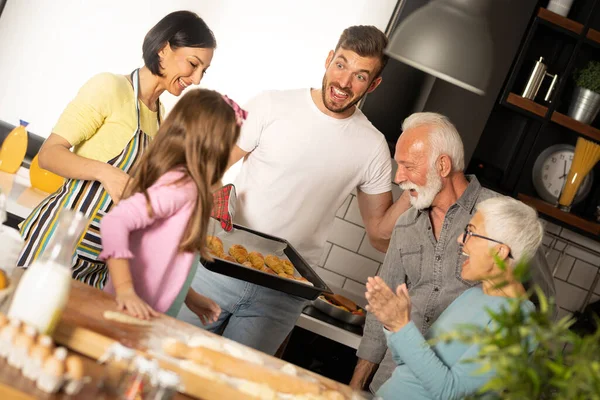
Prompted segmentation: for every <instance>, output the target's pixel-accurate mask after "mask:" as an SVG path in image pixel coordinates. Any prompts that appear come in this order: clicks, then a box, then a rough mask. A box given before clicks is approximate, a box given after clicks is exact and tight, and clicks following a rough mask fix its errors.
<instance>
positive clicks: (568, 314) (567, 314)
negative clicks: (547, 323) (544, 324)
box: [556, 307, 573, 320]
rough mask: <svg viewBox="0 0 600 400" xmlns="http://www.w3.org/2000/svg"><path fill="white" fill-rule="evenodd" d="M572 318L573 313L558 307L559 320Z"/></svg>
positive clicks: (557, 315)
mask: <svg viewBox="0 0 600 400" xmlns="http://www.w3.org/2000/svg"><path fill="white" fill-rule="evenodd" d="M572 316H573V313H572V312H570V311H569V310H565V309H564V308H560V307H558V310H557V313H556V319H557V320H560V319H563V318H564V317H572Z"/></svg>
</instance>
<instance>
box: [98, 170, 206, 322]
mask: <svg viewBox="0 0 600 400" xmlns="http://www.w3.org/2000/svg"><path fill="white" fill-rule="evenodd" d="M182 176H183V174H182V173H181V172H179V171H177V172H175V171H172V172H168V173H166V174H165V175H163V176H162V177H160V178H159V179H158V181H157V182H156V183H155V184H154V185H152V186H151V187H150V188H149V189H148V195H149V197H150V204H151V205H152V209H153V210H154V217H152V218H151V217H150V216H149V215H148V208H147V204H146V198H145V197H144V195H143V194H142V193H136V194H135V195H133V196H131V197H129V198H128V199H125V200H122V201H121V202H119V204H118V205H117V206H116V207H114V208H113V209H112V210H111V211H110V212H109V213H108V214H106V215H105V216H104V218H102V222H101V225H100V233H101V236H102V247H103V249H102V253H101V254H100V259H101V260H106V259H107V258H127V259H129V268H130V270H131V276H132V278H133V286H134V288H135V291H136V293H137V295H138V296H139V297H140V298H142V299H143V300H144V301H145V302H147V303H148V304H149V305H150V306H151V307H152V308H154V309H155V310H157V311H160V312H166V311H167V310H168V309H169V307H171V305H172V304H173V302H174V301H175V298H176V297H177V295H178V294H179V292H180V291H181V289H182V287H183V284H184V283H185V280H186V278H187V276H188V274H189V272H190V268H191V266H192V261H193V259H194V253H188V252H180V251H179V244H180V243H181V239H182V237H183V233H184V231H185V228H186V226H187V224H188V222H189V220H190V218H191V215H192V212H193V210H194V207H195V203H196V198H197V195H198V192H197V189H196V186H195V184H193V183H192V182H191V181H187V182H185V183H179V184H173V182H175V181H176V180H177V179H179V178H181V177H182ZM104 290H105V291H106V292H109V293H112V294H115V289H114V287H113V284H112V280H111V279H110V276H109V278H108V281H107V283H106V286H105V287H104Z"/></svg>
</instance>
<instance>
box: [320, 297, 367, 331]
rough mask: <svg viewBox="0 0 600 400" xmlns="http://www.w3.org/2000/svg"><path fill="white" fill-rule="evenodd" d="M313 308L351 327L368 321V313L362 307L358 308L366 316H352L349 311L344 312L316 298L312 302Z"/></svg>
mask: <svg viewBox="0 0 600 400" xmlns="http://www.w3.org/2000/svg"><path fill="white" fill-rule="evenodd" d="M312 305H313V307H315V308H316V309H317V310H320V311H323V312H324V313H325V314H327V315H329V316H330V317H333V318H335V319H337V320H340V321H342V322H345V323H347V324H350V325H363V324H364V323H365V319H366V317H367V316H366V313H367V312H366V311H365V309H364V308H362V307H361V306H359V305H357V307H358V308H360V309H362V310H363V311H364V312H365V315H356V314H352V313H350V312H348V311H344V310H342V309H341V308H337V307H336V306H334V305H332V304H330V303H329V302H328V301H327V300H322V299H320V298H316V299H315V300H314V301H313V302H312Z"/></svg>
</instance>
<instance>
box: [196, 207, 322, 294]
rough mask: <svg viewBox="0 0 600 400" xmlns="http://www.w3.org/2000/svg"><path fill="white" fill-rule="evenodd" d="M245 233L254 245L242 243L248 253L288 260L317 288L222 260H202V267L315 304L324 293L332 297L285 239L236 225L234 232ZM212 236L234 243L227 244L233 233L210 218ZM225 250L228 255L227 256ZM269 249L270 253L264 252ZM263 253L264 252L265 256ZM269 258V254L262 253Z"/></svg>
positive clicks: (320, 280)
mask: <svg viewBox="0 0 600 400" xmlns="http://www.w3.org/2000/svg"><path fill="white" fill-rule="evenodd" d="M236 231H237V232H240V231H241V232H245V233H247V234H248V233H249V234H251V235H247V234H246V235H245V237H246V238H247V239H246V240H248V241H251V243H248V242H246V243H239V244H242V245H244V246H247V247H246V248H247V249H248V251H253V250H256V249H257V248H258V250H256V251H260V250H262V251H268V253H272V254H275V255H276V256H278V257H283V256H285V257H286V258H287V259H289V260H290V262H291V263H292V264H293V265H294V268H295V270H296V271H297V272H298V274H300V275H301V276H303V277H304V278H306V279H307V280H308V281H309V282H310V283H312V284H313V285H314V286H310V285H307V284H305V283H301V282H297V281H293V280H291V279H286V278H282V277H280V276H278V275H273V274H269V273H266V272H262V271H259V270H256V269H254V268H249V267H245V266H243V265H241V264H237V263H234V262H230V261H227V260H223V259H221V258H218V257H215V258H214V261H213V262H209V261H207V260H204V259H202V265H203V266H204V267H205V268H206V269H208V270H210V271H212V272H216V273H218V274H222V275H227V276H230V277H232V278H236V279H240V280H243V281H246V282H250V283H254V284H256V285H259V286H264V287H268V288H270V289H273V290H277V291H280V292H284V293H288V294H291V295H294V296H298V297H302V298H304V299H307V300H314V299H316V298H317V297H319V295H320V294H321V293H324V292H325V293H333V292H332V291H331V289H329V286H327V284H326V283H325V282H323V280H322V279H321V278H320V277H319V275H317V273H316V272H315V271H314V270H313V269H312V268H311V267H310V265H308V263H307V262H306V261H305V260H304V259H303V258H302V256H301V255H300V254H299V253H298V252H297V251H296V249H294V248H293V247H292V245H291V244H290V243H289V242H288V241H287V240H285V239H281V238H278V237H276V236H272V235H269V234H266V233H262V232H258V231H255V230H253V229H250V228H247V227H245V226H241V225H237V224H233V232H234V233H235V232H236ZM208 232H209V234H210V233H211V232H212V234H213V235H214V236H217V237H218V238H220V239H221V240H222V241H223V242H224V243H225V242H228V241H229V242H231V240H228V236H230V235H231V234H232V233H227V232H225V231H223V230H222V229H221V227H220V225H219V223H218V222H217V221H215V220H213V219H212V218H211V227H209V230H208ZM227 248H228V247H226V252H227ZM265 249H267V250H265ZM262 251H261V252H262ZM263 255H265V256H266V255H267V253H263Z"/></svg>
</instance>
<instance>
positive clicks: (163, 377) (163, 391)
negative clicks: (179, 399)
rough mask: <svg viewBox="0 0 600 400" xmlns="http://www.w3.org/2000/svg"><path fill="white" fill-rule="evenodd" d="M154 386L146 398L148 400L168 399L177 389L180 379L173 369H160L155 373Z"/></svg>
mask: <svg viewBox="0 0 600 400" xmlns="http://www.w3.org/2000/svg"><path fill="white" fill-rule="evenodd" d="M156 382H157V383H156V388H155V389H154V391H153V392H152V393H151V395H150V396H148V398H149V399H150V400H170V399H172V398H173V396H175V394H176V393H177V391H178V388H179V384H180V382H181V380H180V379H179V375H177V374H176V373H175V372H173V371H167V370H164V369H161V370H159V371H158V373H157V374H156Z"/></svg>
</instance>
